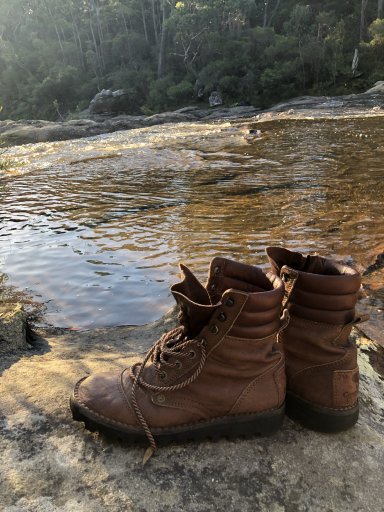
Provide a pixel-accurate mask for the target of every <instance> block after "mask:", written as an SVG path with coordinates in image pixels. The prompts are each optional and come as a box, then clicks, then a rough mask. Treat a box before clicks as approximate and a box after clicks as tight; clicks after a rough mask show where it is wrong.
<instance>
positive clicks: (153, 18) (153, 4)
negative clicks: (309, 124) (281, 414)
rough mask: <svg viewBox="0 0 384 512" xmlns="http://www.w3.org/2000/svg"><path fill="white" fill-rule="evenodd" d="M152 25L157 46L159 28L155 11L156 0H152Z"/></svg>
mask: <svg viewBox="0 0 384 512" xmlns="http://www.w3.org/2000/svg"><path fill="white" fill-rule="evenodd" d="M151 3H152V23H153V33H154V34H155V41H156V44H159V33H158V28H157V20H156V11H155V0H152V2H151Z"/></svg>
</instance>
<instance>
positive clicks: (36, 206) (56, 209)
mask: <svg viewBox="0 0 384 512" xmlns="http://www.w3.org/2000/svg"><path fill="white" fill-rule="evenodd" d="M236 126H238V128H236ZM244 126H245V125H244V122H242V123H239V125H235V127H232V128H231V127H230V125H229V124H228V123H222V124H219V123H218V124H214V125H204V124H197V123H196V124H193V123H191V124H185V125H173V126H157V127H152V128H148V129H143V130H132V131H129V132H119V133H114V134H108V135H105V136H99V137H93V138H90V139H81V140H76V141H67V142H56V143H50V144H36V145H27V146H21V147H18V148H13V149H12V150H11V152H12V155H13V157H14V158H16V159H18V162H19V166H18V172H17V173H10V174H8V175H7V176H5V177H3V178H2V179H1V181H0V196H1V207H0V208H1V210H0V211H1V224H0V263H1V266H2V270H3V271H4V272H5V273H6V274H8V277H9V279H8V283H9V284H10V285H13V286H15V287H16V288H17V289H19V290H25V291H27V292H28V293H29V294H30V295H32V297H35V298H36V297H40V298H41V300H42V301H43V302H47V301H48V300H50V299H51V300H50V301H49V302H48V304H47V315H46V320H47V321H48V322H50V323H53V324H55V325H61V326H66V327H68V326H74V327H95V326H106V325H118V324H137V323H144V322H147V321H150V320H153V319H155V318H157V317H159V316H160V314H161V313H163V312H164V311H165V310H167V309H168V308H169V307H170V306H171V304H172V299H171V297H170V295H169V291H168V288H169V285H170V284H171V283H172V282H174V281H175V280H177V279H178V266H177V264H178V262H179V261H183V262H185V263H188V264H190V265H191V266H192V267H193V269H194V270H195V271H196V273H197V275H198V276H199V277H200V278H202V279H205V274H206V270H207V265H208V262H209V260H210V258H212V257H214V256H216V255H224V256H227V257H231V258H236V259H240V260H242V261H247V262H250V263H254V264H261V265H262V266H264V267H265V266H266V258H265V256H264V247H265V246H267V245H269V244H286V245H287V246H289V247H292V248H295V249H297V250H302V251H320V252H322V253H324V254H326V255H332V256H337V257H341V258H345V257H349V256H351V255H352V256H353V258H354V259H355V260H356V261H358V262H361V263H362V264H364V263H366V259H367V257H366V253H367V250H368V249H369V248H373V247H375V246H377V244H378V243H379V241H381V240H382V239H383V237H384V225H383V222H382V205H383V197H384V180H383V178H384V169H383V167H382V163H381V162H382V161H383V156H384V154H383V152H384V150H383V147H384V145H383V138H384V137H383V134H384V129H383V127H382V122H381V119H380V118H377V119H376V118H374V117H371V118H369V119H365V118H358V119H353V120H351V119H339V120H312V121H309V120H286V121H282V120H280V121H268V122H266V123H261V124H259V125H258V127H259V128H260V129H261V131H262V136H261V137H260V138H256V139H254V140H249V138H248V139H247V138H246V137H245V136H244V133H245V129H244ZM360 134H363V135H367V137H365V136H364V137H361V136H360ZM357 140H358V142H356V141H357Z"/></svg>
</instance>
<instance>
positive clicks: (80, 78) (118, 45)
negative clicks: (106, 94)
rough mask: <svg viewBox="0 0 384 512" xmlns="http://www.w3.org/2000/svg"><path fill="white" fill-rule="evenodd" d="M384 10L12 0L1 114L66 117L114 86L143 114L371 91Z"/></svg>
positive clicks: (2, 60) (2, 56) (332, 0)
mask: <svg viewBox="0 0 384 512" xmlns="http://www.w3.org/2000/svg"><path fill="white" fill-rule="evenodd" d="M382 15H383V0H378V2H374V1H371V2H367V1H366V0H353V1H351V2H338V1H336V0H326V1H322V2H320V1H319V0H316V1H314V2H310V3H308V2H304V1H302V2H300V1H297V0H285V1H281V0H211V1H209V2H208V1H202V0H184V1H178V2H174V1H171V0H81V1H78V0H60V1H59V0H3V1H2V2H1V3H0V70H1V71H0V105H2V106H3V109H2V110H1V109H0V118H1V119H6V118H14V119H17V118H40V119H41V118H43V119H44V118H45V119H55V120H60V119H62V118H64V117H66V116H67V115H70V114H71V112H80V111H81V110H82V109H84V108H86V107H87V106H88V104H89V101H90V100H91V99H92V97H93V96H94V95H95V94H96V93H97V92H98V91H100V90H101V89H109V88H110V89H122V88H123V89H125V90H126V91H128V93H129V97H130V101H129V112H128V113H131V114H140V113H143V112H146V113H147V112H158V111H161V110H167V109H171V108H175V107H180V106H183V105H186V104H194V103H196V102H198V101H199V100H200V101H201V100H203V101H205V102H207V98H208V96H209V94H210V93H211V92H212V91H213V90H216V89H218V90H219V91H220V92H221V94H222V96H223V98H224V101H225V103H226V104H233V103H236V102H251V103H254V104H256V105H258V106H266V105H269V104H271V103H273V102H276V101H279V100H282V99H285V98H288V97H290V96H298V95H301V94H337V93H345V92H353V91H359V90H364V89H365V88H366V87H367V86H370V85H371V84H372V82H373V81H374V80H378V79H383V78H384V73H383V71H384V69H383V67H384V62H383V54H384V52H383V40H384V20H383V19H381V17H382ZM376 18H377V19H376ZM358 47H359V48H360V52H361V55H362V58H361V59H360V62H361V69H360V70H359V73H358V74H356V77H357V78H356V77H352V73H351V61H352V56H353V54H354V50H355V48H358Z"/></svg>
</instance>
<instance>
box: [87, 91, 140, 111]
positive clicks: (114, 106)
mask: <svg viewBox="0 0 384 512" xmlns="http://www.w3.org/2000/svg"><path fill="white" fill-rule="evenodd" d="M130 103H131V102H130V99H129V94H128V93H127V92H126V91H124V90H123V89H119V90H118V91H111V90H110V89H103V90H102V91H100V92H99V93H97V94H96V96H95V97H94V98H93V99H92V100H91V103H90V104H89V112H90V114H104V113H106V114H116V113H118V112H124V111H127V108H128V109H129V108H130V106H131V105H130Z"/></svg>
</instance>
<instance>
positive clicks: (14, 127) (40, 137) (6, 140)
mask: <svg viewBox="0 0 384 512" xmlns="http://www.w3.org/2000/svg"><path fill="white" fill-rule="evenodd" d="M259 110H260V109H258V108H255V107H252V106H248V107H226V108H220V107H218V108H216V109H215V110H214V111H212V110H206V109H199V108H195V107H186V108H185V109H180V110H177V111H175V112H163V113H161V114H154V115H152V116H130V115H119V116H113V117H111V116H106V115H104V114H92V115H91V117H92V119H75V120H70V121H64V122H51V121H42V120H36V121H24V120H21V121H11V120H6V121H0V147H7V146H18V145H21V144H34V143H38V142H53V141H57V140H69V139H79V138H82V137H92V136H95V135H101V134H103V133H111V132H115V131H120V130H132V129H135V128H145V127H148V126H154V125H158V124H165V123H186V122H189V121H192V122H196V121H204V120H206V121H212V120H221V119H234V118H239V117H251V116H253V115H255V114H256V113H257V112H259Z"/></svg>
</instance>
